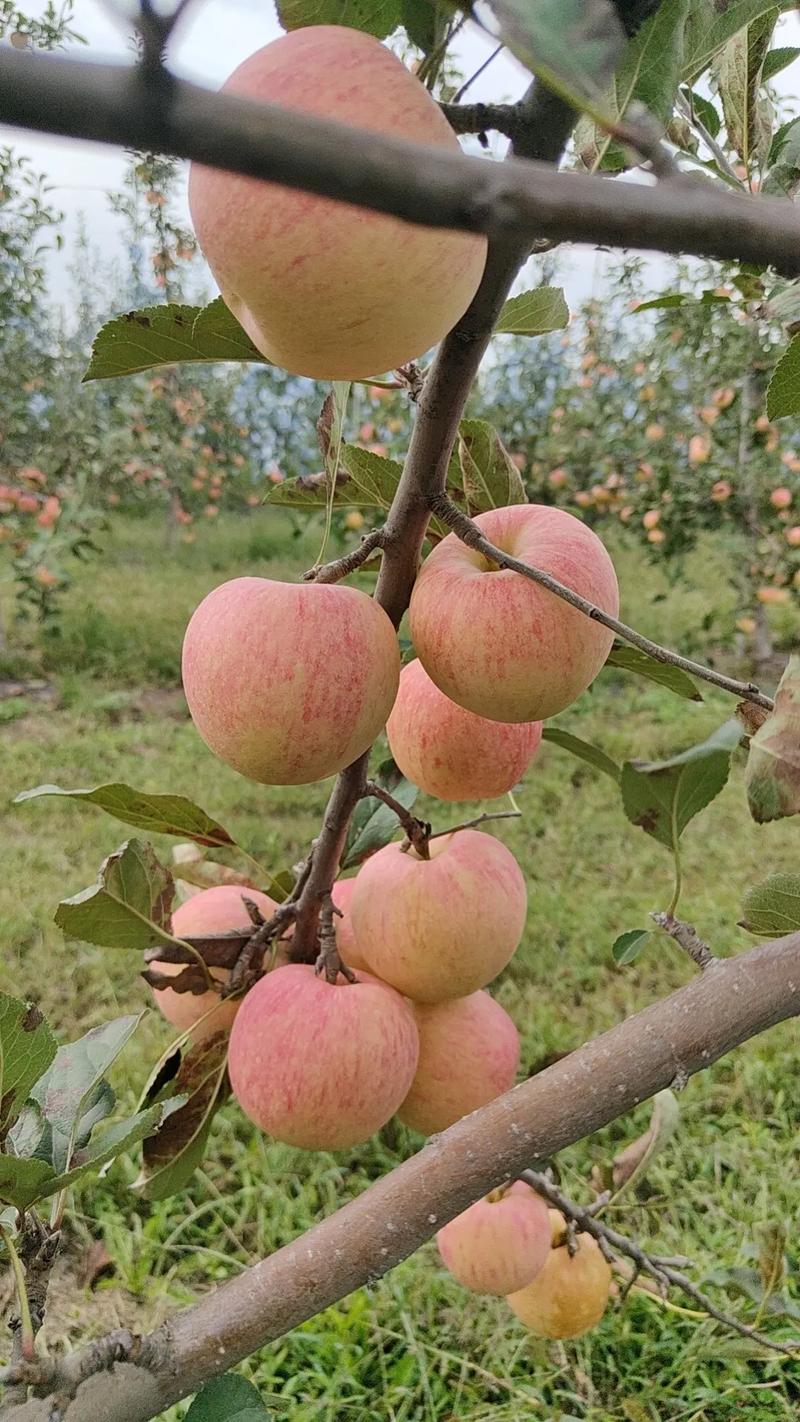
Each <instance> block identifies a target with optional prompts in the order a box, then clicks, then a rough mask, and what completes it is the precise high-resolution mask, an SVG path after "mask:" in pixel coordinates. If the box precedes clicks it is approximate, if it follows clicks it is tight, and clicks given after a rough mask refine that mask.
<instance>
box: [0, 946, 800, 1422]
mask: <svg viewBox="0 0 800 1422" xmlns="http://www.w3.org/2000/svg"><path fill="white" fill-rule="evenodd" d="M799 1013H800V933H796V934H792V935H791V936H789V937H787V938H782V939H778V940H776V941H775V942H771V943H766V944H764V945H762V946H760V947H758V948H754V949H752V950H750V951H749V952H747V953H743V954H741V955H740V956H738V957H735V958H726V959H721V960H720V962H719V964H718V965H717V966H716V967H715V969H714V972H713V973H702V974H698V975H697V976H696V977H694V978H693V979H692V980H691V982H689V983H688V984H687V985H686V986H685V987H682V988H679V989H678V991H677V992H674V993H672V994H671V995H670V996H669V997H667V998H665V999H663V1000H662V1001H661V1002H656V1003H653V1004H651V1006H649V1007H646V1008H645V1009H644V1010H643V1011H641V1012H638V1013H636V1014H635V1016H633V1017H629V1018H628V1019H627V1020H626V1021H624V1022H621V1023H620V1024H619V1025H618V1026H616V1027H614V1028H612V1029H611V1031H609V1032H604V1033H603V1034H602V1035H601V1036H599V1037H596V1038H594V1039H593V1040H592V1041H590V1042H587V1043H586V1044H585V1045H584V1046H582V1047H579V1048H578V1050H577V1051H575V1052H572V1053H571V1054H570V1055H569V1056H567V1057H564V1058H562V1059H561V1060H560V1061H558V1062H556V1063H555V1064H554V1065H553V1066H550V1067H548V1068H547V1069H546V1070H545V1071H542V1072H539V1073H538V1074H537V1075H536V1076H534V1077H531V1078H530V1080H528V1081H526V1082H523V1083H522V1085H520V1086H518V1087H516V1088H515V1089H514V1090H513V1091H510V1092H508V1093H507V1094H506V1095H505V1096H501V1097H499V1098H498V1099H497V1100H496V1101H493V1102H491V1103H490V1105H488V1106H484V1107H482V1109H481V1110H480V1111H476V1112H474V1113H473V1114H472V1115H471V1116H466V1117H464V1119H463V1120H461V1121H459V1122H458V1123H457V1124H456V1125H454V1126H451V1127H450V1129H449V1130H447V1131H445V1132H444V1133H443V1134H442V1135H440V1136H436V1137H434V1138H432V1139H431V1140H430V1141H429V1142H428V1144H427V1145H426V1146H425V1147H424V1149H423V1150H422V1151H420V1152H419V1154H418V1155H415V1156H413V1157H412V1158H411V1159H410V1160H407V1161H405V1162H404V1163H403V1164H402V1165H400V1166H398V1168H397V1169H396V1170H393V1171H392V1172H391V1174H389V1175H387V1176H384V1177H383V1178H382V1179H381V1180H378V1181H376V1183H375V1184H374V1185H371V1186H370V1187H369V1188H368V1189H367V1190H365V1191H364V1192H363V1193H362V1194H361V1195H359V1196H358V1197H357V1198H356V1199H355V1200H352V1201H351V1202H350V1203H349V1204H347V1205H345V1206H344V1208H343V1209H340V1210H337V1211H336V1213H335V1214H334V1215H331V1216H330V1217H329V1218H328V1219H326V1220H323V1221H322V1222H321V1223H319V1224H317V1225H315V1226H314V1227H313V1228H312V1229H310V1230H308V1231H307V1232H306V1233H305V1234H302V1235H301V1236H300V1237H299V1238H298V1239H297V1240H295V1241H294V1242H293V1243H291V1244H288V1245H286V1246H284V1248H283V1249H279V1250H278V1251H277V1252H276V1253H275V1254H272V1255H270V1257H269V1258H268V1259H265V1260H263V1261H262V1262H261V1263H260V1264H256V1265H255V1266H254V1267H253V1268H251V1269H247V1270H245V1271H244V1272H243V1273H242V1274H239V1275H237V1277H236V1278H234V1279H231V1280H230V1281H229V1282H228V1283H227V1284H224V1285H222V1286H221V1287H220V1288H217V1289H215V1290H212V1291H211V1292H210V1293H209V1294H207V1295H206V1296H205V1297H204V1298H202V1299H201V1300H200V1301H199V1302H198V1303H196V1304H194V1305H193V1306H192V1307H191V1308H188V1309H185V1310H184V1311H183V1312H181V1313H179V1314H177V1315H175V1316H174V1317H173V1318H172V1319H170V1320H169V1321H168V1322H167V1323H165V1324H164V1325H163V1326H162V1327H161V1328H159V1329H157V1330H156V1331H155V1332H154V1333H152V1334H150V1335H149V1336H148V1337H146V1338H144V1339H141V1340H136V1342H135V1344H134V1345H133V1346H132V1348H131V1351H130V1353H129V1354H128V1356H129V1357H130V1358H131V1359H132V1365H128V1366H124V1367H117V1368H114V1369H112V1370H111V1371H110V1372H109V1373H108V1374H102V1375H98V1376H95V1377H93V1378H91V1379H90V1380H89V1381H88V1382H86V1383H84V1384H83V1385H82V1386H78V1388H77V1393H76V1396H75V1399H74V1401H73V1402H72V1404H71V1406H70V1409H69V1413H68V1417H69V1422H97V1419H98V1418H99V1417H102V1418H103V1422H149V1419H150V1418H152V1417H155V1416H158V1415H160V1413H161V1412H162V1411H164V1410H165V1409H166V1408H167V1407H169V1406H171V1405H172V1404H173V1403H174V1402H177V1401H178V1400H179V1399H180V1398H182V1397H185V1396H187V1395H188V1394H189V1393H192V1392H195V1391H196V1390H197V1388H198V1387H199V1386H200V1385H201V1384H202V1383H203V1382H205V1381H207V1380H208V1379H209V1378H212V1377H215V1376H217V1375H218V1374H219V1373H222V1372H225V1371H226V1370H227V1369H229V1368H231V1367H233V1366H235V1364H236V1363H237V1362H239V1361H240V1360H241V1359H243V1358H245V1357H247V1356H248V1355H249V1354H250V1353H252V1352H254V1351H255V1349H257V1348H260V1347H263V1346H264V1344H266V1343H268V1342H271V1341H272V1340H274V1339H276V1338H279V1337H281V1336H282V1335H283V1334H284V1333H287V1332H288V1331H289V1330H290V1329H292V1328H295V1327H296V1326H297V1325H298V1324H300V1323H302V1322H304V1321H305V1320H306V1319H309V1318H312V1317H313V1316H314V1315H315V1314H317V1313H319V1312H320V1311H321V1310H322V1309H324V1308H326V1307H328V1306H329V1305H330V1304H332V1303H334V1302H335V1301H336V1300H338V1299H340V1298H343V1297H344V1296H345V1294H348V1293H350V1292H351V1290H353V1289H356V1288H360V1287H361V1286H362V1285H363V1284H364V1283H366V1282H367V1281H372V1282H374V1281H375V1280H377V1279H379V1278H381V1276H382V1275H383V1274H385V1273H386V1272H387V1271H388V1270H389V1269H392V1268H394V1266H395V1265H396V1264H398V1263H399V1262H400V1261H401V1260H402V1259H405V1258H407V1257H408V1255H409V1254H412V1253H413V1252H414V1250H416V1249H418V1248H419V1247H420V1245H421V1244H423V1243H424V1242H425V1241H426V1240H428V1239H430V1238H431V1236H432V1235H433V1234H434V1233H435V1231H436V1230H437V1229H439V1228H441V1226H442V1225H444V1224H446V1223H447V1221H448V1220H450V1219H452V1218H453V1217H454V1216H455V1215H456V1214H459V1213H460V1211H462V1210H464V1209H466V1207H467V1205H469V1204H471V1203H472V1202H473V1201H474V1200H476V1199H478V1198H479V1196H481V1195H484V1194H486V1193H488V1191H489V1190H491V1189H493V1188H494V1187H496V1186H497V1185H499V1184H500V1183H502V1181H504V1180H507V1179H511V1178H516V1177H517V1176H518V1175H519V1174H520V1173H521V1172H522V1171H523V1170H526V1169H529V1168H530V1167H531V1166H532V1165H534V1166H535V1165H541V1164H542V1163H544V1162H545V1161H547V1160H549V1159H551V1158H552V1157H553V1156H554V1155H556V1154H557V1153H558V1151H560V1150H563V1149H564V1148H565V1147H566V1146H568V1145H571V1144H572V1143H573V1142H575V1141H578V1140H581V1139H583V1138H584V1137H585V1136H587V1135H589V1134H591V1133H592V1132H594V1131H598V1130H600V1129H601V1127H603V1126H605V1125H608V1123H609V1122H611V1121H614V1120H616V1119H617V1118H618V1117H619V1116H621V1115H623V1114H624V1113H625V1112H627V1111H630V1110H631V1109H632V1108H633V1107H634V1106H637V1105H639V1104H640V1103H641V1102H642V1101H645V1100H647V1099H648V1098H649V1097H651V1096H653V1095H654V1094H655V1093H656V1092H657V1091H660V1090H662V1089H664V1088H665V1087H667V1086H669V1084H670V1083H671V1082H672V1081H674V1079H675V1076H676V1074H681V1075H682V1076H684V1077H686V1078H689V1077H691V1076H693V1075H694V1074H695V1073H696V1072H699V1071H703V1070H705V1068H707V1067H709V1066H711V1064H712V1063H713V1062H715V1061H716V1060H717V1059H718V1058H719V1057H721V1056H723V1055H724V1054H725V1053H726V1052H729V1051H731V1050H732V1049H733V1048H734V1047H736V1046H738V1045H740V1044H741V1043H742V1042H745V1041H747V1040H748V1039H749V1038H751V1037H754V1036H756V1035H757V1034H758V1033H759V1032H763V1031H765V1030H766V1029H767V1028H768V1027H771V1026H774V1025H775V1024H776V1023H778V1022H782V1021H785V1020H786V1019H787V1018H790V1017H792V1016H796V1015H798V1014H799ZM726 1321H727V1320H726ZM97 1347H98V1345H90V1348H89V1349H85V1350H83V1351H81V1352H78V1353H75V1354H73V1355H72V1356H70V1357H68V1358H66V1359H64V1360H63V1362H61V1363H60V1364H59V1365H58V1368H59V1383H60V1385H61V1386H62V1387H63V1388H64V1389H65V1391H66V1392H67V1393H68V1394H69V1393H70V1392H71V1391H73V1390H74V1389H75V1385H76V1380H79V1379H82V1378H84V1377H85V1376H86V1370H87V1354H89V1353H90V1351H91V1349H92V1348H97ZM103 1356H105V1355H103ZM7 1380H8V1381H12V1382H13V1380H14V1377H13V1374H11V1375H10V1376H8V1375H7ZM53 1387H54V1380H53V1377H52V1371H51V1373H50V1375H49V1376H48V1377H47V1378H46V1379H45V1378H43V1379H42V1387H41V1388H40V1392H41V1391H45V1392H48V1391H49V1390H51V1389H52V1388H53ZM35 1406H36V1404H29V1405H28V1406H27V1407H22V1408H14V1409H12V1410H11V1411H10V1412H9V1413H8V1414H7V1416H6V1417H4V1422H41V1418H42V1416H43V1414H42V1412H41V1411H34V1407H35ZM44 1415H49V1414H44Z"/></svg>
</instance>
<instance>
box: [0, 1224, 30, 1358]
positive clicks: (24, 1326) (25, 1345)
mask: <svg viewBox="0 0 800 1422" xmlns="http://www.w3.org/2000/svg"><path fill="white" fill-rule="evenodd" d="M0 1235H2V1239H3V1243H4V1245H5V1247H6V1249H7V1250H8V1257H9V1260H10V1261H11V1271H12V1273H13V1275H14V1285H15V1288H16V1291H17V1302H18V1303H19V1319H20V1332H21V1337H22V1356H23V1358H24V1359H25V1360H26V1361H29V1360H30V1359H31V1358H34V1357H35V1356H36V1341H35V1334H34V1331H33V1320H32V1318H31V1306H30V1301H29V1299H28V1287H27V1284H26V1281H25V1270H24V1268H23V1267H22V1260H21V1259H20V1257H19V1254H18V1253H17V1248H16V1245H15V1244H14V1241H13V1239H12V1237H11V1235H10V1233H9V1231H8V1230H7V1229H6V1228H5V1226H4V1225H0Z"/></svg>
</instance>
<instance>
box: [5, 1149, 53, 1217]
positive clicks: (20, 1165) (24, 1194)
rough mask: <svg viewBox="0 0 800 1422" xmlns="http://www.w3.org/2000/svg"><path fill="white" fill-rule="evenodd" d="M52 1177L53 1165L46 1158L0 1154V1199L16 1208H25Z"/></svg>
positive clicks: (38, 1195) (37, 1197)
mask: <svg viewBox="0 0 800 1422" xmlns="http://www.w3.org/2000/svg"><path fill="white" fill-rule="evenodd" d="M54 1178H55V1177H54V1174H53V1167H52V1165H49V1164H48V1162H47V1161H46V1160H26V1159H24V1158H17V1156H15V1155H0V1200H2V1201H4V1203H6V1204H8V1205H14V1206H16V1208H17V1209H18V1210H27V1208H28V1206H29V1205H32V1204H33V1202H34V1200H38V1199H39V1198H40V1196H41V1193H42V1191H43V1190H46V1189H47V1186H48V1184H49V1182H50V1181H52V1180H53V1179H54Z"/></svg>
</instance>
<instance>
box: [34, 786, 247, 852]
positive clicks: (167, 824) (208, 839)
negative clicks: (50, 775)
mask: <svg viewBox="0 0 800 1422" xmlns="http://www.w3.org/2000/svg"><path fill="white" fill-rule="evenodd" d="M45 795H60V796H62V797H63V798H65V799H69V800H83V801H84V802H86V803H87V804H90V805H96V806H97V807H98V809H100V810H105V812H106V814H107V815H113V817H114V819H116V820H121V821H122V823H123V824H126V825H132V826H133V828H134V829H138V830H144V832H145V833H146V834H174V835H181V836H183V835H186V836H188V837H189V838H190V839H193V840H194V841H195V842H196V843H197V844H205V845H209V846H222V845H230V844H234V842H235V841H234V840H233V839H232V838H231V836H230V835H229V833H228V831H227V830H226V829H223V827H222V825H221V824H219V823H218V822H217V821H216V820H213V819H212V818H211V816H210V815H207V814H206V812H205V810H201V809H200V807H199V805H195V804H193V802H192V801H191V800H187V798H186V796H185V795H150V794H147V793H146V792H144V791H141V790H134V789H133V788H132V787H131V786H130V785H123V784H122V783H120V782H118V781H114V782H113V783H111V784H109V785H96V786H95V787H94V789H93V790H62V789H61V787H60V786H59V785H37V786H36V787H35V788H34V789H33V790H23V791H22V793H21V794H19V795H17V796H15V798H14V801H13V803H14V804H15V805H22V804H24V803H26V802H27V801H28V800H38V799H41V798H42V796H45Z"/></svg>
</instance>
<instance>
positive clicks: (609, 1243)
mask: <svg viewBox="0 0 800 1422" xmlns="http://www.w3.org/2000/svg"><path fill="white" fill-rule="evenodd" d="M519 1179H520V1180H524V1181H525V1182H526V1184H528V1185H530V1186H532V1188H533V1189H534V1190H535V1191H536V1193H537V1194H538V1195H541V1196H542V1198H543V1199H544V1200H547V1202H548V1204H550V1205H553V1206H554V1208H555V1209H557V1210H560V1211H561V1213H562V1215H564V1217H565V1218H566V1219H567V1220H569V1221H571V1222H572V1223H573V1224H575V1225H577V1227H578V1229H579V1230H582V1231H583V1232H584V1233H585V1234H590V1235H592V1237H593V1238H594V1239H596V1240H597V1242H598V1244H599V1245H600V1248H601V1249H602V1251H603V1253H604V1254H605V1255H606V1258H611V1260H612V1261H613V1259H614V1258H615V1257H618V1256H620V1255H623V1256H625V1257H626V1258H628V1259H631V1260H633V1263H634V1266H635V1270H636V1274H647V1275H648V1276H649V1277H650V1278H651V1279H654V1280H655V1282H656V1283H657V1284H658V1286H659V1288H660V1289H661V1291H662V1292H666V1289H667V1287H668V1286H670V1285H671V1286H672V1287H673V1288H675V1289H680V1290H681V1292H682V1293H684V1294H686V1296H687V1298H690V1299H691V1300H692V1302H693V1303H696V1304H699V1305H700V1307H701V1308H702V1309H704V1310H705V1312H706V1313H707V1314H709V1315H710V1317H711V1318H714V1319H716V1321H717V1323H723V1324H724V1325H725V1327H726V1328H730V1329H732V1330H733V1332H734V1333H739V1334H741V1336H742V1337H743V1338H750V1339H752V1340H753V1342H755V1343H760V1344H761V1345H762V1347H764V1348H771V1349H773V1351H776V1352H778V1353H787V1354H788V1355H789V1357H790V1358H796V1357H797V1353H798V1349H800V1340H798V1341H797V1342H789V1343H782V1342H777V1341H776V1340H775V1339H773V1338H770V1337H769V1335H768V1334H766V1333H762V1332H761V1331H760V1329H758V1328H754V1327H753V1326H752V1325H751V1324H749V1323H744V1322H743V1321H742V1319H739V1318H737V1317H736V1315H735V1314H732V1313H725V1312H724V1311H723V1310H722V1309H719V1308H717V1306H716V1304H715V1303H714V1302H713V1300H712V1299H710V1298H709V1297H708V1295H707V1294H704V1293H703V1291H702V1290H701V1289H699V1288H698V1287H697V1285H696V1284H695V1283H694V1282H693V1280H692V1279H690V1278H688V1277H687V1275H686V1274H684V1273H681V1272H680V1271H679V1270H678V1269H677V1268H676V1267H675V1266H674V1264H673V1263H672V1261H671V1260H669V1259H662V1258H660V1257H659V1256H658V1255H656V1254H648V1253H647V1251H646V1250H644V1249H642V1247H641V1245H639V1244H637V1243H636V1241H635V1240H633V1239H629V1238H628V1236H627V1235H624V1234H620V1233H619V1232H618V1230H615V1229H612V1228H611V1226H610V1225H607V1224H606V1223H605V1222H604V1221H602V1220H599V1219H598V1218H597V1216H596V1215H594V1214H593V1213H592V1210H591V1209H590V1208H589V1209H586V1208H584V1207H583V1206H581V1205H576V1204H575V1203H574V1201H573V1200H570V1199H569V1198H568V1197H567V1196H566V1195H562V1193H561V1191H560V1190H559V1189H557V1187H556V1186H555V1185H554V1184H553V1182H552V1180H551V1179H550V1178H549V1176H547V1175H543V1174H541V1173H540V1172H539V1171H538V1170H523V1171H522V1172H521V1174H520V1176H519Z"/></svg>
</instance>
